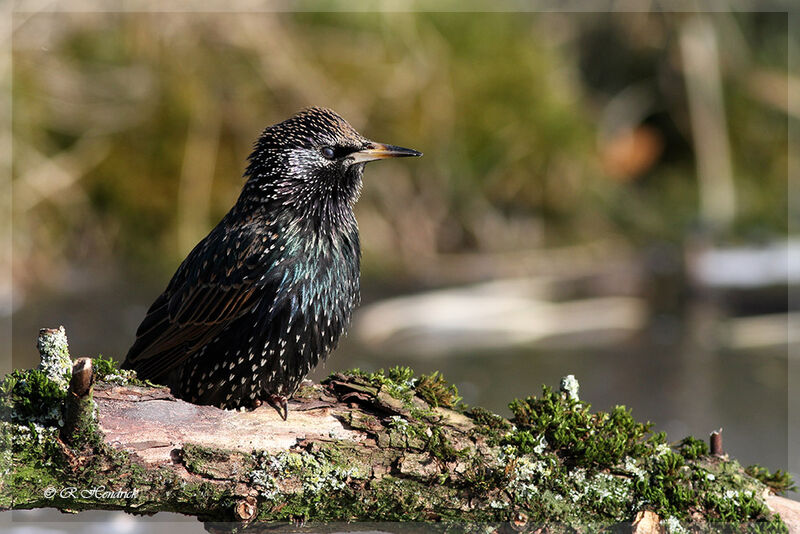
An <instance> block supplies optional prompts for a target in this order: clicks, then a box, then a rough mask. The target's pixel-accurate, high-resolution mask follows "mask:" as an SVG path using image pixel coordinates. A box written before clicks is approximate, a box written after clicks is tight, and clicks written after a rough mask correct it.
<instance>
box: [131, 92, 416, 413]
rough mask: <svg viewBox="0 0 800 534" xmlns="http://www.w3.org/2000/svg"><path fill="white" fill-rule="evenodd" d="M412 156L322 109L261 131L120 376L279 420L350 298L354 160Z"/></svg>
mask: <svg viewBox="0 0 800 534" xmlns="http://www.w3.org/2000/svg"><path fill="white" fill-rule="evenodd" d="M421 155H422V154H421V153H420V152H417V151H416V150H411V149H408V148H401V147H397V146H393V145H385V144H381V143H376V142H373V141H370V140H368V139H366V138H365V137H363V136H362V135H361V134H359V133H358V132H357V131H355V129H353V127H352V126H350V124H348V123H347V122H346V121H345V120H344V119H343V118H341V117H340V116H339V115H337V114H336V113H335V112H333V111H331V110H329V109H324V108H317V107H314V108H309V109H306V110H303V111H301V112H299V113H298V114H296V115H294V116H293V117H291V118H289V119H287V120H285V121H283V122H281V123H279V124H275V125H273V126H269V127H268V128H266V129H265V130H264V131H263V133H262V134H261V136H260V137H259V138H258V140H257V141H256V143H255V146H254V150H253V152H252V153H251V154H250V157H249V158H248V159H249V165H248V167H247V170H246V171H245V177H246V178H247V181H246V182H245V184H244V187H243V188H242V192H241V194H240V196H239V199H238V200H237V201H236V204H235V205H234V206H233V208H231V210H230V211H229V212H228V213H227V214H226V215H225V217H223V219H222V221H220V223H219V224H218V225H217V226H216V227H215V228H214V229H213V230H211V232H210V233H209V234H208V235H207V236H206V237H205V238H204V239H203V240H202V241H200V243H198V244H197V246H196V247H195V248H194V250H192V251H191V252H190V253H189V255H188V256H187V258H186V259H185V260H183V263H181V265H180V267H179V268H178V270H177V272H176V273H175V274H174V275H173V277H172V280H171V281H170V282H169V284H168V285H167V288H166V290H165V291H164V292H163V293H162V294H161V295H160V296H159V297H158V298H157V299H156V300H155V302H154V303H153V304H152V306H150V309H149V311H148V312H147V315H146V316H145V318H144V320H143V321H142V324H141V325H140V326H139V329H138V330H137V332H136V341H135V342H134V344H133V346H132V347H131V348H130V350H129V351H128V356H127V358H126V360H125V362H124V364H123V367H124V368H126V369H135V370H136V371H137V374H138V376H139V377H140V378H143V379H148V380H151V381H153V382H157V383H162V384H166V385H168V386H170V387H171V388H172V391H173V393H174V394H175V395H176V396H177V397H179V398H182V399H185V400H187V401H189V402H193V403H196V404H210V405H215V406H219V407H222V408H238V407H242V406H244V407H252V406H258V405H259V404H261V402H262V401H266V402H268V403H270V404H271V405H273V406H274V407H275V408H276V409H277V410H278V412H279V413H280V414H281V415H282V417H283V418H284V419H285V418H286V415H287V406H288V405H287V401H288V398H289V397H290V396H291V395H292V394H293V393H294V392H295V390H296V389H297V387H298V386H299V384H300V382H301V381H302V380H303V378H304V377H305V376H306V375H307V374H308V372H309V371H310V370H311V369H312V368H313V367H314V366H315V365H317V363H319V361H320V360H324V359H325V358H326V357H327V356H328V354H330V352H331V351H332V350H333V349H334V348H335V347H336V344H337V342H338V340H339V336H340V335H341V334H342V332H343V331H344V329H345V327H346V326H347V324H348V322H349V321H350V316H351V313H352V311H353V308H354V307H355V306H356V305H357V303H358V301H359V265H360V258H361V249H360V244H359V237H358V226H357V224H356V219H355V216H354V214H353V204H355V202H356V201H357V200H358V197H359V194H360V192H361V178H362V176H363V174H364V165H365V163H366V162H368V161H372V160H377V159H384V158H394V157H403V156H421Z"/></svg>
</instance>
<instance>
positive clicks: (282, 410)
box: [267, 395, 289, 421]
mask: <svg viewBox="0 0 800 534" xmlns="http://www.w3.org/2000/svg"><path fill="white" fill-rule="evenodd" d="M267 402H268V403H269V405H270V406H272V407H273V408H275V409H276V410H277V411H278V415H280V416H281V418H282V419H283V420H284V421H286V418H287V417H289V399H288V398H287V397H286V396H285V395H270V396H269V398H268V399H267Z"/></svg>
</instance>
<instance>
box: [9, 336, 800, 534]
mask: <svg viewBox="0 0 800 534" xmlns="http://www.w3.org/2000/svg"><path fill="white" fill-rule="evenodd" d="M39 347H40V352H41V356H42V364H41V365H40V367H39V369H35V370H25V371H20V370H17V371H14V372H12V373H11V374H9V375H8V376H7V377H6V378H5V379H4V381H3V382H2V385H0V393H1V394H2V420H1V421H0V424H2V429H3V432H2V440H3V446H2V447H1V448H2V450H3V455H2V457H0V469H2V472H3V474H4V475H3V477H2V479H0V509H4V510H5V509H30V508H41V507H55V508H58V509H61V510H65V511H78V510H90V509H109V510H125V511H127V512H130V513H136V514H152V513H156V512H159V511H171V512H179V513H182V514H188V515H192V516H195V517H197V518H198V519H199V520H201V521H203V522H204V523H205V524H206V528H207V529H209V530H230V529H231V528H239V529H241V528H242V527H247V528H248V529H253V530H261V529H264V528H270V529H274V528H276V526H278V527H281V528H289V529H294V530H296V529H302V527H300V526H298V524H299V523H309V522H310V523H313V524H314V527H313V528H314V530H315V531H319V530H323V529H324V528H325V527H324V526H323V525H330V524H331V523H332V522H384V523H383V524H385V522H397V521H402V522H411V521H414V522H425V523H428V522H444V523H446V524H448V525H450V526H451V527H452V525H453V524H454V522H457V523H455V524H457V525H459V527H460V528H462V529H465V530H486V529H487V528H489V529H501V530H502V531H506V530H510V531H535V530H537V529H539V528H546V529H547V530H548V531H562V530H563V531H567V530H574V529H577V530H579V531H580V530H592V531H593V530H596V529H598V528H614V529H619V528H623V530H629V531H631V530H632V531H634V532H666V531H670V532H675V531H679V530H680V529H685V528H691V529H695V530H711V529H717V528H719V527H721V526H723V525H725V526H729V527H731V528H733V529H735V530H742V531H744V530H748V531H749V530H753V529H756V530H763V531H770V532H771V531H778V532H780V531H786V530H787V525H788V526H789V527H790V528H791V529H792V531H798V530H797V529H798V524H800V521H798V518H800V507H798V503H796V502H795V501H790V500H788V499H784V498H781V497H778V496H776V495H775V494H774V493H775V492H780V491H785V490H786V489H789V488H790V487H791V480H790V479H789V477H788V476H787V475H786V474H785V473H781V472H778V473H775V474H772V473H769V472H767V471H766V470H764V469H763V468H752V469H747V470H746V469H744V468H742V466H740V465H739V464H738V462H736V461H735V460H732V459H730V458H728V457H727V456H726V455H725V454H724V453H723V452H722V450H721V447H722V445H721V440H720V438H719V437H715V438H714V443H715V444H716V445H715V447H716V450H714V451H713V452H714V454H712V453H711V451H710V450H709V447H708V445H706V443H705V442H704V441H700V440H697V439H694V438H691V437H690V438H685V439H684V440H682V441H680V442H676V443H673V444H669V443H668V442H667V441H666V436H664V435H663V434H654V433H652V432H651V430H650V425H649V424H642V423H638V422H636V421H635V420H634V419H633V417H632V416H631V414H630V412H629V411H628V410H626V409H625V408H623V407H617V408H615V409H614V410H612V411H611V412H610V413H603V412H596V413H595V412H592V411H591V409H590V406H589V405H588V404H587V403H585V402H583V401H581V400H580V399H579V396H578V383H577V381H576V380H575V379H574V377H566V378H565V379H564V380H562V384H561V387H560V390H559V391H553V390H551V389H549V388H546V387H545V388H543V392H542V394H541V395H540V396H539V397H529V398H528V399H525V400H517V401H514V402H513V403H512V404H511V405H510V407H511V410H512V412H513V414H514V416H513V418H512V419H510V420H509V419H505V418H503V417H500V416H498V415H495V414H492V413H490V412H488V411H486V410H482V409H480V408H468V407H466V406H464V405H463V404H462V403H461V402H460V399H459V397H458V394H457V391H456V389H455V387H453V386H452V385H450V384H447V383H446V382H445V381H444V379H443V378H442V377H441V376H440V375H439V374H438V373H434V374H432V375H422V376H420V377H415V376H414V374H413V372H412V371H411V370H410V369H407V368H395V369H392V370H390V371H388V372H383V371H381V372H378V373H362V372H360V371H358V370H356V371H350V372H347V373H336V374H333V375H331V376H330V377H329V378H328V379H326V380H325V381H323V383H322V384H312V383H306V384H304V385H303V386H302V387H301V389H300V390H299V391H298V393H297V395H295V397H294V398H293V399H292V400H291V401H290V405H289V419H288V421H283V420H282V419H281V418H280V416H279V414H278V413H277V412H276V411H275V410H274V409H273V408H271V407H269V406H262V407H259V408H257V409H254V410H249V411H236V410H222V409H218V408H215V407H211V406H198V405H194V404H189V403H187V402H184V401H182V400H178V399H175V398H174V397H173V396H172V395H171V393H170V392H169V390H168V389H166V388H164V387H161V386H158V385H155V384H150V383H147V382H142V381H140V380H138V379H137V378H136V376H135V374H134V373H133V372H131V371H120V370H119V369H117V368H116V367H115V365H114V364H113V362H111V360H108V359H103V358H97V359H94V360H90V359H88V358H79V359H78V360H77V361H76V362H75V363H74V364H73V363H72V361H71V360H70V359H69V357H68V349H67V340H66V334H65V332H64V330H63V327H62V328H61V329H56V330H42V331H41V333H40V340H39ZM338 528H341V526H339V527H338ZM348 528H351V529H352V528H353V527H352V526H351V527H348Z"/></svg>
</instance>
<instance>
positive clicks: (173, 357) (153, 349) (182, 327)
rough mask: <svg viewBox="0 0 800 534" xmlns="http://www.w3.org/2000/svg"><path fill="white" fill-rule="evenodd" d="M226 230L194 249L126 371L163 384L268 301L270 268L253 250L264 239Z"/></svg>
mask: <svg viewBox="0 0 800 534" xmlns="http://www.w3.org/2000/svg"><path fill="white" fill-rule="evenodd" d="M221 226H222V225H220V227H217V228H216V229H215V230H213V231H212V232H211V233H210V234H209V235H208V236H207V237H206V238H205V239H204V240H203V241H201V242H200V243H199V244H198V245H197V246H196V247H195V248H194V250H192V252H191V253H190V254H189V256H188V257H187V258H186V259H185V260H184V262H183V263H182V264H181V266H180V267H179V268H178V271H177V272H176V273H175V275H174V276H173V278H172V280H171V281H170V283H169V285H168V286H167V289H166V291H164V293H162V294H161V295H160V296H159V297H158V298H157V299H156V301H155V302H154V303H153V304H152V306H151V307H150V309H149V311H148V312H147V315H146V316H145V318H144V320H143V321H142V324H141V325H140V326H139V329H138V330H137V332H136V341H135V342H134V344H133V346H132V347H131V348H130V350H129V351H128V356H127V358H126V360H125V363H124V364H123V367H125V368H128V369H135V370H136V371H137V373H138V374H139V376H141V377H142V378H147V379H150V380H154V381H158V380H159V379H162V378H164V377H165V376H166V375H167V374H168V373H169V372H170V371H171V370H172V369H174V368H176V367H177V366H178V365H180V364H181V363H183V362H184V361H185V360H186V358H187V357H188V356H189V355H190V354H191V353H192V352H193V351H194V350H196V349H199V348H200V347H202V346H203V345H205V344H206V343H208V342H209V341H211V340H212V339H213V338H214V337H215V336H217V335H219V333H220V332H221V331H222V330H223V329H224V328H225V327H226V326H227V325H229V324H230V323H231V322H232V321H234V320H235V319H237V318H239V317H241V316H243V315H244V314H246V313H248V312H249V311H250V310H252V309H253V307H254V306H256V305H257V304H258V302H259V301H260V300H262V299H263V298H265V297H267V295H265V294H264V293H265V290H267V288H266V287H265V286H264V285H263V284H258V282H259V279H261V278H262V274H263V272H262V271H264V270H265V269H266V268H268V266H266V265H264V262H263V261H262V259H261V256H260V255H259V254H255V253H254V251H253V247H254V246H257V245H258V243H256V242H255V241H256V240H257V239H259V240H260V239H261V238H260V237H258V236H256V235H253V234H252V233H251V232H248V231H246V230H241V229H240V230H239V231H237V232H236V233H234V234H231V233H230V232H225V231H224V229H223V228H222V227H221ZM267 293H268V290H267Z"/></svg>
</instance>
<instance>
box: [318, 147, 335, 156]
mask: <svg viewBox="0 0 800 534" xmlns="http://www.w3.org/2000/svg"><path fill="white" fill-rule="evenodd" d="M321 152H322V155H323V156H324V157H325V158H327V159H333V156H334V155H336V153H335V151H334V150H333V147H331V146H324V147H322V151H321Z"/></svg>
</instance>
